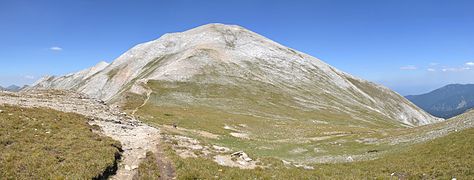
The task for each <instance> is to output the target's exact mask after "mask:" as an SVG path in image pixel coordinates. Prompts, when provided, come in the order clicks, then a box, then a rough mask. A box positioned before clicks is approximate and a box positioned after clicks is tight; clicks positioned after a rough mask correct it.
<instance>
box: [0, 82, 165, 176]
mask: <svg viewBox="0 0 474 180" xmlns="http://www.w3.org/2000/svg"><path fill="white" fill-rule="evenodd" d="M0 104H8V105H16V106H21V107H46V108H51V109H54V110H59V111H63V112H72V113H77V114H81V115H84V116H86V117H88V118H90V122H89V123H90V124H91V125H98V126H99V127H100V128H101V129H102V132H101V133H103V134H105V135H107V136H109V137H112V138H113V139H115V140H117V141H120V142H121V143H122V149H123V154H122V160H121V162H120V165H119V169H118V171H117V174H116V175H115V176H113V177H112V179H132V178H133V176H134V174H135V173H136V169H137V168H138V165H139V163H140V162H141V160H142V159H143V158H145V156H146V152H147V151H151V152H154V153H159V152H157V151H159V149H158V148H157V147H158V146H157V145H158V143H159V141H160V134H159V133H160V131H159V130H158V129H156V128H154V127H150V126H148V125H146V124H143V123H141V122H140V121H139V120H137V119H135V118H134V117H132V116H129V115H127V114H125V113H122V112H121V111H120V110H119V109H118V107H112V106H109V105H107V104H106V103H104V102H103V101H101V100H96V99H90V98H88V97H86V96H84V95H81V94H77V93H74V92H67V91H51V90H49V91H29V92H20V93H11V92H0Z"/></svg>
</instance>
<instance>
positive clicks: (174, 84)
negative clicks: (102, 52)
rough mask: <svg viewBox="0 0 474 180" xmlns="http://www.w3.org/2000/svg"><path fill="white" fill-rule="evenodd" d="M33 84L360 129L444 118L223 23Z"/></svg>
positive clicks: (159, 105)
mask: <svg viewBox="0 0 474 180" xmlns="http://www.w3.org/2000/svg"><path fill="white" fill-rule="evenodd" d="M33 88H53V89H68V90H75V91H78V92H82V93H85V94H87V95H89V96H92V97H94V98H99V99H103V100H105V101H108V102H112V103H120V104H122V106H123V107H124V108H129V110H130V111H131V112H132V113H136V112H137V111H138V112H140V111H141V109H140V108H143V107H151V111H153V110H157V109H160V110H166V109H167V110H170V111H174V110H176V108H190V109H193V108H195V109H200V110H199V112H209V113H214V112H215V113H217V112H222V113H225V114H229V115H245V116H252V117H258V118H262V119H271V120H273V121H281V120H286V121H318V122H329V123H330V124H338V125H343V126H357V127H359V126H360V127H382V126H390V127H400V126H418V125H424V124H430V123H434V122H438V121H440V120H441V119H438V118H434V117H432V116H431V115H429V114H427V113H425V112H424V111H423V110H421V109H419V108H418V107H416V106H415V105H413V104H412V103H411V102H409V101H407V100H406V99H405V98H403V97H402V96H400V95H398V94H397V93H395V92H393V91H391V90H390V89H388V88H385V87H382V86H380V85H377V84H374V83H371V82H368V81H365V80H362V79H359V78H357V77H354V76H352V75H349V74H347V73H345V72H342V71H340V70H338V69H336V68H334V67H332V66H330V65H328V64H326V63H324V62H322V61H321V60H319V59H317V58H314V57H311V56H309V55H307V54H304V53H301V52H298V51H296V50H293V49H290V48H287V47H285V46H282V45H280V44H278V43H276V42H273V41H271V40H269V39H267V38H265V37H263V36H260V35H258V34H256V33H254V32H251V31H249V30H247V29H244V28H242V27H240V26H235V25H223V24H209V25H204V26H200V27H197V28H194V29H191V30H188V31H185V32H180V33H171V34H165V35H163V36H162V37H160V38H159V39H157V40H154V41H150V42H146V43H143V44H139V45H137V46H135V47H133V48H132V49H130V50H129V51H127V52H125V53H124V54H122V55H121V56H120V57H118V58H117V59H116V60H115V61H114V62H112V63H111V64H110V65H109V64H107V63H104V62H102V63H99V64H98V65H96V66H94V67H92V68H89V69H86V70H83V71H80V72H78V73H72V74H68V75H65V76H60V77H45V78H43V79H41V80H40V81H38V82H37V83H36V84H35V85H34V87H33ZM153 108H155V109H153ZM143 111H144V110H142V113H143ZM145 114H146V113H145Z"/></svg>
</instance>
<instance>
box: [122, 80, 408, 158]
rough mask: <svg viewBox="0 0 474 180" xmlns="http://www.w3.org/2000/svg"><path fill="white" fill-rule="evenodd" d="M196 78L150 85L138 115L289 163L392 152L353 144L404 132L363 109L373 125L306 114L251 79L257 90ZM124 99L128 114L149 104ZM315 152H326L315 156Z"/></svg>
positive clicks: (322, 112) (343, 116) (318, 112)
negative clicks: (337, 143) (238, 135)
mask: <svg viewBox="0 0 474 180" xmlns="http://www.w3.org/2000/svg"><path fill="white" fill-rule="evenodd" d="M210 73H212V72H210ZM197 78H203V79H200V80H196V81H197V82H166V81H150V82H149V83H148V86H149V87H150V88H151V89H152V90H153V93H152V94H151V97H150V98H149V101H148V102H147V103H146V104H145V106H143V107H141V108H140V109H139V110H138V111H137V113H136V115H137V116H139V117H140V119H141V120H143V121H145V122H146V123H148V124H151V125H157V126H159V125H172V124H175V123H176V124H178V126H179V127H183V128H186V129H190V130H201V131H207V132H210V133H213V134H217V135H220V138H219V139H217V140H216V139H206V138H205V137H204V138H203V137H200V136H199V134H190V135H191V136H193V137H195V138H197V139H199V140H200V141H202V142H204V143H206V144H217V145H221V146H226V147H230V148H232V149H234V150H244V151H246V152H247V153H250V154H252V155H253V156H258V157H274V158H281V159H287V160H301V159H306V158H309V157H317V156H326V155H345V154H354V153H355V154H360V153H365V152H367V151H369V150H373V149H377V150H385V149H388V148H387V147H386V145H385V144H377V145H368V144H362V143H357V142H353V141H355V140H357V139H360V138H382V137H384V136H386V135H384V134H385V132H384V131H387V130H398V129H400V127H399V126H397V125H396V124H393V123H392V122H391V121H383V120H382V117H377V115H376V114H370V113H369V112H366V111H364V110H357V111H358V112H360V113H362V114H364V115H361V116H362V117H370V118H372V119H370V120H369V121H371V122H372V123H367V122H365V121H361V120H357V119H354V118H353V117H351V115H349V114H345V113H341V112H336V111H334V110H327V109H324V110H314V109H313V110H308V109H305V108H303V107H300V106H299V105H297V104H295V103H294V101H293V99H292V97H290V96H288V95H285V94H284V93H282V92H279V91H278V90H275V89H274V88H272V87H269V85H268V84H266V85H265V84H263V85H262V84H258V83H257V82H253V81H248V80H246V82H248V83H247V84H246V86H252V87H251V88H250V87H237V86H232V85H220V84H212V83H198V82H201V81H205V78H207V77H206V76H198V77H197ZM237 81H241V80H237ZM241 84H245V83H241ZM124 97H130V98H126V100H125V105H124V106H123V109H125V110H126V111H127V110H128V111H131V110H134V108H136V107H138V106H139V105H138V104H142V103H143V99H144V98H143V97H142V96H140V95H133V94H131V93H130V94H127V95H125V96H124ZM320 98H321V99H322V100H324V99H328V98H334V97H329V96H324V95H321V97H320ZM330 102H332V101H330ZM318 122H326V123H318ZM242 124H244V125H245V127H242V126H241V125H242ZM226 125H227V126H231V127H233V128H235V129H237V130H238V131H240V132H244V133H247V134H249V137H250V140H243V139H240V138H236V137H233V136H231V135H230V133H232V132H234V131H232V130H227V129H224V126H226ZM196 135H197V136H196ZM326 136H334V137H331V138H329V139H326V140H319V141H313V140H305V139H311V138H317V137H326ZM336 136H341V137H336ZM340 139H342V140H343V141H347V143H342V146H334V145H331V144H330V143H332V142H334V141H336V140H340ZM296 148H305V149H307V152H305V153H298V154H291V153H290V151H292V150H294V149H296ZM315 148H319V149H321V150H323V151H319V152H315V151H314V149H315Z"/></svg>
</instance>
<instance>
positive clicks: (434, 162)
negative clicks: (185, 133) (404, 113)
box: [166, 128, 474, 179]
mask: <svg viewBox="0 0 474 180" xmlns="http://www.w3.org/2000/svg"><path fill="white" fill-rule="evenodd" d="M473 149H474V128H471V129H468V130H464V131H461V132H456V133H452V134H450V135H448V136H445V137H442V138H439V139H435V140H432V141H429V142H427V143H424V144H416V145H413V146H410V147H407V148H403V149H400V150H397V151H395V152H392V153H387V154H385V155H384V156H382V157H381V158H380V159H377V160H371V161H363V162H354V163H339V164H314V165H313V166H314V167H315V168H316V169H315V170H304V169H301V168H287V167H285V166H284V165H283V163H282V162H280V161H279V160H276V159H273V158H263V159H261V160H262V164H263V165H264V166H268V167H267V168H257V169H254V170H242V169H238V168H230V167H223V166H219V165H217V164H216V163H215V162H213V161H211V160H209V159H203V158H187V159H182V158H180V157H178V156H176V155H175V154H174V151H173V150H171V148H167V150H166V151H167V153H168V155H169V156H170V157H171V158H172V159H173V160H174V161H175V164H176V168H177V169H176V172H177V174H178V179H390V174H392V173H395V175H396V177H397V176H398V177H402V176H403V177H404V178H408V179H451V178H453V177H456V178H458V179H473V178H474V151H473ZM394 178H395V177H394Z"/></svg>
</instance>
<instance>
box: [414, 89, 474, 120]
mask: <svg viewBox="0 0 474 180" xmlns="http://www.w3.org/2000/svg"><path fill="white" fill-rule="evenodd" d="M406 98H407V99H409V100H410V101H412V102H413V103H414V104H416V105H417V106H419V107H420V108H422V109H423V110H425V111H426V112H428V113H430V114H432V115H433V116H437V117H442V118H451V117H454V116H457V115H459V114H462V113H464V112H465V111H466V110H468V109H471V108H473V107H474V84H450V85H447V86H444V87H441V88H439V89H436V90H434V91H431V92H429V93H426V94H421V95H411V96H407V97H406Z"/></svg>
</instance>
